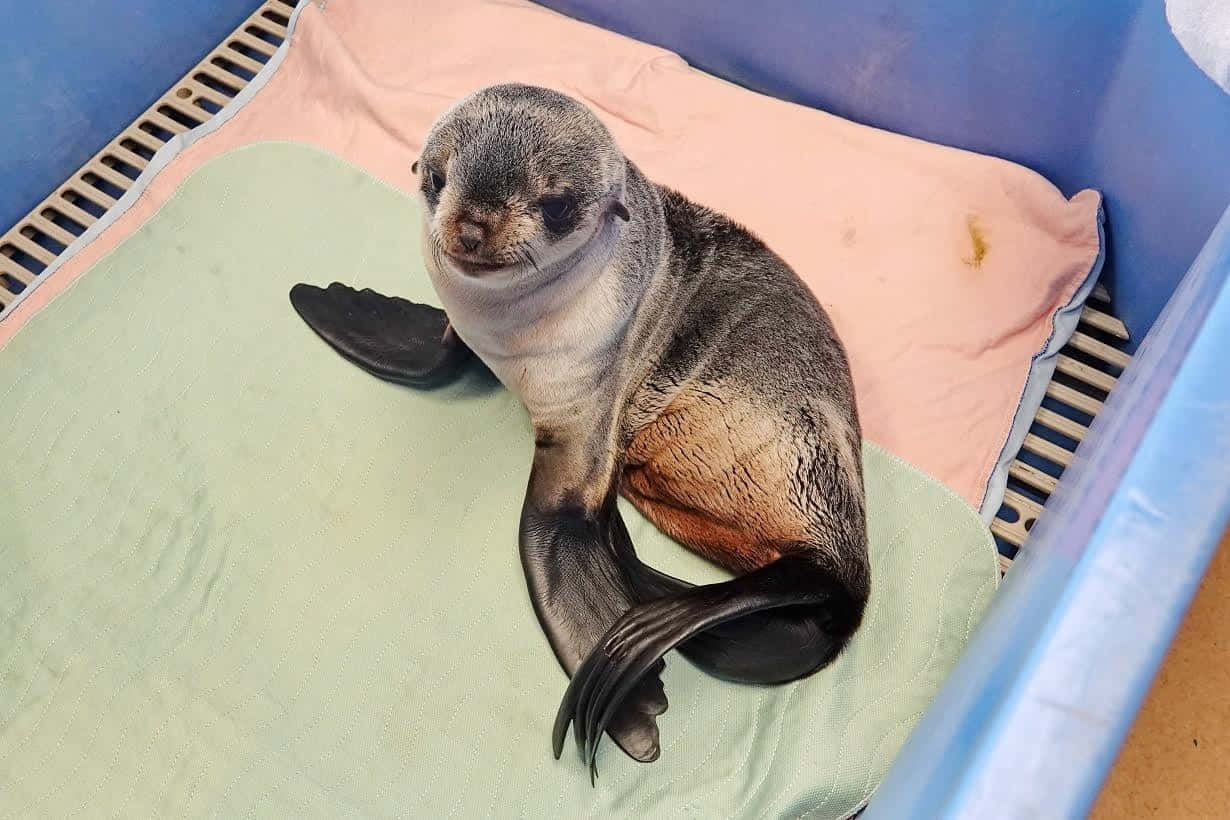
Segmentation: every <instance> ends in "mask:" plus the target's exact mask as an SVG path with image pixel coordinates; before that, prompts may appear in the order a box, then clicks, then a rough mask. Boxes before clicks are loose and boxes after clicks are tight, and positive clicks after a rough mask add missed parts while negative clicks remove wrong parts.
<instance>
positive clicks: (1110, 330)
mask: <svg viewBox="0 0 1230 820" xmlns="http://www.w3.org/2000/svg"><path fill="white" fill-rule="evenodd" d="M1081 322H1082V323H1083V324H1087V325H1089V326H1090V327H1092V328H1096V329H1098V330H1100V331H1102V332H1103V333H1105V334H1107V335H1108V336H1112V337H1114V338H1115V339H1118V340H1119V341H1121V342H1126V341H1127V340H1128V331H1127V325H1125V324H1123V322H1122V321H1120V320H1119V319H1117V318H1115V317H1114V316H1113V315H1111V314H1109V313H1104V312H1103V311H1100V310H1097V309H1095V308H1091V307H1088V306H1086V307H1085V309H1084V310H1083V311H1081Z"/></svg>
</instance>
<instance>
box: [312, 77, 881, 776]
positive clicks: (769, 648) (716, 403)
mask: <svg viewBox="0 0 1230 820" xmlns="http://www.w3.org/2000/svg"><path fill="white" fill-rule="evenodd" d="M413 172H414V173H416V174H417V175H418V178H419V183H420V184H419V193H420V195H421V198H422V203H423V205H424V210H423V213H424V222H423V225H422V232H423V239H424V248H425V249H426V252H425V257H426V260H425V263H426V266H427V270H428V272H429V273H430V275H431V279H432V282H433V283H434V285H435V289H436V292H437V294H438V295H439V298H440V300H441V301H442V303H443V305H444V311H440V310H438V309H436V308H432V307H428V306H425V305H418V304H413V303H410V302H407V301H405V300H403V299H398V298H392V297H388V296H383V295H380V294H377V293H374V292H372V291H370V290H365V291H362V292H356V291H354V290H352V289H350V288H347V287H345V286H344V285H340V284H336V283H335V284H333V285H331V286H330V287H329V288H328V289H321V288H316V287H312V286H309V285H296V286H295V288H294V289H293V290H292V291H291V301H292V303H293V304H294V306H295V308H296V310H298V312H299V314H300V315H301V316H302V317H303V319H304V320H305V321H306V322H307V323H308V324H309V325H310V326H311V327H312V328H313V329H314V330H315V331H316V332H317V333H318V334H319V335H320V336H321V337H322V338H323V339H325V341H327V342H328V343H329V344H330V345H332V346H333V347H334V348H335V349H336V350H338V351H339V352H340V353H342V355H344V356H346V358H348V359H349V360H350V361H352V362H354V363H356V364H358V365H360V366H361V367H363V368H365V369H367V370H368V371H369V372H371V373H374V374H375V375H377V376H380V377H381V378H384V379H388V380H391V381H396V382H399V383H402V384H408V385H414V386H430V385H435V384H440V383H443V382H445V381H448V380H450V379H452V378H453V377H455V376H456V375H457V374H458V373H460V372H461V370H462V369H463V367H464V366H465V363H466V361H467V359H469V357H470V352H471V351H472V352H473V353H474V354H476V355H477V357H478V358H479V359H481V360H482V362H483V363H485V364H486V365H487V366H488V367H489V368H490V369H491V370H492V371H493V372H494V373H495V374H496V375H497V376H498V377H499V379H500V380H501V381H502V382H503V383H504V384H505V385H506V386H507V387H508V388H509V389H511V390H513V391H515V392H516V393H517V394H518V395H519V396H520V398H521V399H522V401H524V403H525V406H526V407H527V409H528V410H529V413H530V418H531V420H532V422H533V425H534V431H535V434H536V440H535V451H534V461H533V468H532V470H531V473H530V479H529V491H528V493H527V495H526V499H525V505H524V508H523V512H522V516H521V526H520V545H521V560H522V564H523V567H524V570H525V576H526V580H527V581H528V584H529V591H530V596H531V599H532V601H533V605H534V609H535V612H536V613H537V615H538V619H539V621H540V623H541V624H542V627H543V629H544V630H545V632H546V634H547V638H548V640H549V642H550V644H551V647H552V649H553V650H554V652H555V655H556V657H557V658H558V659H559V662H560V663H561V664H562V665H563V667H564V669H565V670H566V671H567V672H568V673H569V674H570V675H571V676H572V680H571V682H570V684H569V686H568V689H567V692H566V694H565V695H564V699H563V703H562V705H561V707H560V711H559V715H558V717H557V719H556V723H555V731H554V733H553V745H554V751H555V755H556V757H558V756H559V754H560V750H561V747H562V745H563V741H564V738H565V735H566V734H567V730H568V725H569V723H570V722H575V724H576V738H577V744H578V747H579V749H580V751H581V753H582V756H583V759H584V760H585V761H586V762H587V763H589V765H590V766H591V776H592V774H593V766H594V756H595V754H596V750H597V746H598V740H599V738H600V737H601V734H602V732H603V731H606V732H609V733H610V735H611V736H612V737H613V738H614V739H615V741H616V742H617V743H618V744H619V745H620V746H621V747H622V748H623V749H624V750H625V751H626V752H627V753H628V754H629V755H631V756H632V757H634V758H636V759H637V760H642V761H649V760H653V759H655V758H656V757H657V756H658V749H659V746H658V729H657V723H656V720H655V716H656V715H658V714H660V713H662V712H663V711H664V710H665V709H666V705H667V704H666V698H665V695H664V693H663V690H662V684H661V682H660V680H659V676H658V675H659V672H660V671H661V669H662V656H663V655H664V654H665V653H666V652H668V651H669V650H671V649H672V648H675V647H678V648H679V650H680V652H682V653H683V655H685V656H686V657H687V658H689V659H690V660H691V661H693V662H694V663H695V664H697V665H698V666H700V667H701V668H702V669H705V670H706V671H708V672H710V673H712V674H713V675H716V676H718V677H721V678H725V679H729V680H735V681H744V682H754V683H779V682H784V681H789V680H793V679H796V678H799V677H802V676H805V675H808V674H810V673H812V672H815V671H816V670H818V669H820V668H821V667H823V666H825V665H826V664H827V663H829V662H830V661H831V660H832V659H833V658H834V657H835V656H836V655H837V654H838V653H839V652H840V651H841V649H842V647H843V646H844V645H845V644H846V642H847V640H848V639H849V638H850V636H851V634H852V633H853V632H854V631H855V629H856V628H857V627H858V625H859V623H860V621H861V619H862V614H863V608H864V605H865V603H866V600H867V594H868V588H869V583H870V581H869V568H868V556H867V536H866V522H865V520H864V500H863V478H862V463H861V449H860V446H861V435H860V430H859V423H858V419H857V415H856V412H855V402H854V391H853V387H852V384H851V379H850V372H849V367H848V364H847V360H846V355H845V353H844V351H843V349H842V345H841V343H840V342H839V340H838V338H837V336H836V335H835V333H834V331H833V327H832V325H831V324H830V322H829V319H828V317H827V316H826V315H825V313H824V311H823V309H822V308H821V307H820V305H819V304H818V303H817V302H816V300H815V299H814V298H813V297H812V295H811V293H810V292H809V291H808V290H807V288H806V287H805V286H804V285H803V284H802V282H801V281H800V280H799V279H798V277H797V276H795V274H794V273H793V272H792V271H791V270H790V269H789V268H788V267H787V266H786V264H785V263H784V262H783V261H782V260H781V259H779V258H778V257H777V256H776V255H774V254H773V253H772V252H771V251H770V250H769V249H768V248H766V247H765V246H764V244H763V243H761V242H760V241H759V240H758V239H757V238H756V237H754V236H753V235H752V234H750V233H749V232H748V231H746V230H745V229H743V228H742V227H740V226H738V225H736V224H734V223H733V222H731V221H730V220H729V219H727V218H725V217H723V216H721V215H719V214H717V213H714V212H713V211H710V210H708V209H706V208H703V207H701V206H699V205H695V204H693V203H691V202H689V201H688V200H686V199H685V198H684V197H682V196H680V195H679V194H677V193H675V192H674V191H671V190H668V189H666V188H663V187H661V186H657V185H654V184H653V183H651V182H649V181H648V180H647V179H646V178H645V177H644V176H643V175H642V174H641V172H640V171H639V170H638V169H637V167H636V166H635V165H633V164H632V163H631V162H630V161H628V160H627V159H626V158H625V157H624V155H623V154H622V153H621V151H620V150H619V148H618V147H617V146H616V144H615V141H614V139H613V138H612V137H611V135H610V133H609V132H608V131H607V129H606V128H605V127H604V126H603V125H602V123H601V122H600V121H599V120H598V118H597V117H595V116H594V115H593V113H592V112H590V111H589V109H587V108H586V107H585V106H583V105H581V104H580V103H578V102H576V101H575V100H573V99H571V98H569V97H567V96H565V95H563V94H559V93H556V92H554V91H549V90H545V89H541V88H534V87H529V86H524V85H501V86H495V87H491V88H486V89H483V90H481V91H478V92H476V93H475V94H473V95H471V96H469V97H467V98H466V99H464V100H462V101H461V102H459V103H458V104H456V105H455V106H454V107H453V108H451V109H450V110H449V111H447V112H446V113H445V114H444V115H443V116H441V117H440V119H439V120H437V122H436V123H435V125H434V126H433V127H432V129H431V131H430V133H429V134H428V136H427V140H426V144H425V145H424V148H423V153H422V155H421V157H420V159H419V161H418V162H416V163H415V165H414V167H413ZM620 492H622V493H623V494H624V495H625V496H626V497H627V498H628V499H629V500H630V501H631V502H632V503H633V504H635V505H636V507H637V508H638V509H640V510H641V511H642V512H643V513H644V514H645V516H646V517H647V518H649V519H650V520H651V521H653V522H654V523H655V524H656V525H657V526H658V527H659V528H660V529H661V530H663V531H664V532H665V533H667V534H668V535H670V536H671V537H673V538H674V539H675V540H677V541H679V542H681V543H683V544H685V545H687V546H688V547H690V548H691V549H693V550H695V551H696V552H698V553H700V554H701V555H704V556H706V557H708V558H710V559H712V560H713V561H716V562H717V563H719V564H721V565H723V566H725V567H727V568H729V569H731V570H733V571H735V572H737V573H743V574H742V575H739V576H738V577H736V578H735V579H733V580H730V581H726V582H723V583H717V584H709V585H704V586H693V585H690V584H688V583H685V582H683V581H680V580H677V579H675V578H671V577H669V576H666V575H663V574H661V573H659V572H657V571H655V570H653V569H652V568H650V567H648V566H646V565H644V564H643V563H641V562H640V561H639V560H638V559H637V557H636V554H635V552H634V550H633V547H632V544H631V542H630V540H629V537H628V533H627V530H626V529H625V527H624V523H623V521H622V520H621V518H620V515H619V512H618V509H617V507H616V496H617V494H618V493H620Z"/></svg>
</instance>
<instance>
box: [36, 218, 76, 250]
mask: <svg viewBox="0 0 1230 820" xmlns="http://www.w3.org/2000/svg"><path fill="white" fill-rule="evenodd" d="M29 224H31V225H33V226H34V227H35V228H36V229H37V230H39V231H41V232H42V233H43V234H44V235H45V236H48V237H51V238H52V239H54V240H55V241H56V242H59V243H60V244H61V245H63V246H65V247H68V246H69V245H71V244H72V243H73V240H74V239H76V237H75V236H73V234H71V233H69V232H68V231H66V230H65V229H64V228H62V227H60V226H59V225H57V224H56V223H55V222H52V221H51V220H50V219H48V218H47V217H45V216H42V215H39V216H31V217H30V223H29Z"/></svg>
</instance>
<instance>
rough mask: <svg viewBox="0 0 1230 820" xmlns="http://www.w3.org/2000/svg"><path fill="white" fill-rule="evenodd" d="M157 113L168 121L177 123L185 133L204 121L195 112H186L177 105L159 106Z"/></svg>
mask: <svg viewBox="0 0 1230 820" xmlns="http://www.w3.org/2000/svg"><path fill="white" fill-rule="evenodd" d="M158 113H159V114H161V115H162V116H164V117H166V118H167V119H168V120H172V121H173V122H177V123H179V125H180V126H181V127H183V128H184V130H186V131H190V130H192V129H193V128H196V127H197V126H198V125H200V124H201V122H202V121H203V120H204V118H202V117H200V116H198V115H197V112H194V111H188V110H186V109H184V108H181V107H180V106H179V105H171V104H167V105H162V106H159V107H158Z"/></svg>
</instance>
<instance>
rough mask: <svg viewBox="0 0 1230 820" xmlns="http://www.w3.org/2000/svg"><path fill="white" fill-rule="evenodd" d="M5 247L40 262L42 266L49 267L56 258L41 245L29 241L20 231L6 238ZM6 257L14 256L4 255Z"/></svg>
mask: <svg viewBox="0 0 1230 820" xmlns="http://www.w3.org/2000/svg"><path fill="white" fill-rule="evenodd" d="M7 247H10V248H15V249H16V250H19V251H21V252H22V253H24V254H25V255H26V256H29V257H30V258H31V259H35V260H37V261H39V262H41V263H42V264H43V265H44V266H46V265H50V264H51V262H52V260H54V259H55V258H56V255H55V254H54V253H52V252H51V251H49V250H47V249H46V248H44V247H43V246H42V245H40V244H38V243H37V242H33V241H31V240H30V238H29V237H27V236H25V235H24V234H22V233H21V232H20V231H19V232H17V233H14V234H12V235H10V236H9V237H8V245H7ZM6 255H13V256H15V255H14V254H6Z"/></svg>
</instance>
